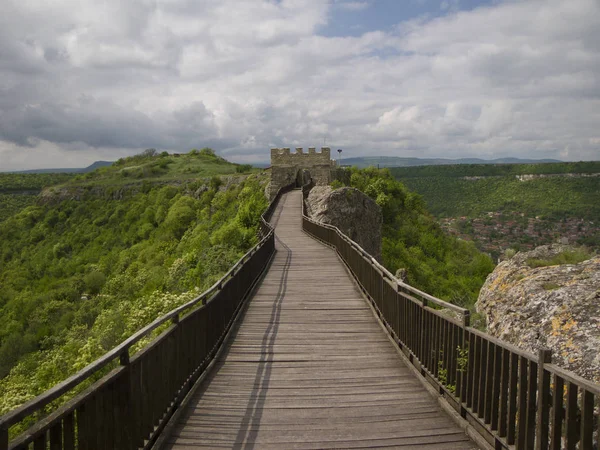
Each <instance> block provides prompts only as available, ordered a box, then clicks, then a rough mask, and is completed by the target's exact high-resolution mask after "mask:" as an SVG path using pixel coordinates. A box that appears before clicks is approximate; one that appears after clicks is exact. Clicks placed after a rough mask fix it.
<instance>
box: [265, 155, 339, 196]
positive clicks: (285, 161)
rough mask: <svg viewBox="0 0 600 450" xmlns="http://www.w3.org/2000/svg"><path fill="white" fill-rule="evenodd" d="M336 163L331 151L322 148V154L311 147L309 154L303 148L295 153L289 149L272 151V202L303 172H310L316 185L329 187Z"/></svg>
mask: <svg viewBox="0 0 600 450" xmlns="http://www.w3.org/2000/svg"><path fill="white" fill-rule="evenodd" d="M335 167H336V162H335V161H333V160H332V159H331V149H330V148H329V147H322V148H321V152H317V150H316V148H314V147H310V148H309V149H308V153H304V150H303V149H302V148H301V147H298V148H296V151H295V152H294V153H292V152H290V149H289V148H272V149H271V188H270V189H271V193H270V197H271V200H272V199H273V198H274V197H275V195H276V194H277V191H278V190H279V189H280V188H282V187H283V186H286V185H288V184H290V183H292V182H294V181H296V180H298V174H299V173H301V171H302V170H303V169H304V170H307V171H308V172H310V176H311V177H312V179H313V181H314V183H315V184H316V185H321V186H323V185H328V184H329V183H331V181H333V174H332V171H333V169H335Z"/></svg>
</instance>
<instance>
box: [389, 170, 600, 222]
mask: <svg viewBox="0 0 600 450" xmlns="http://www.w3.org/2000/svg"><path fill="white" fill-rule="evenodd" d="M390 170H391V172H392V174H393V175H394V177H395V178H397V179H399V180H401V181H402V182H403V183H404V184H405V185H406V186H407V187H408V188H409V189H411V190H414V191H415V192H418V193H419V194H421V195H423V198H424V199H425V202H426V203H427V206H428V208H429V211H430V212H431V213H433V214H434V215H436V216H438V217H457V216H470V217H476V216H478V215H480V214H482V213H485V212H489V211H504V212H509V211H514V212H527V214H528V215H535V216H544V217H558V218H563V217H580V218H584V219H587V220H600V177H598V176H579V177H571V176H566V175H565V176H560V174H587V175H591V174H596V173H600V162H579V163H558V164H516V165H498V166H488V165H464V166H463V165H460V166H425V167H416V168H392V169H390ZM527 174H532V175H538V176H539V175H547V176H546V177H541V178H533V179H530V180H526V181H523V180H521V179H519V178H517V175H527ZM467 177H478V178H470V179H469V178H467ZM479 177H481V178H479Z"/></svg>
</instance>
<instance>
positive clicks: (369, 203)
mask: <svg viewBox="0 0 600 450" xmlns="http://www.w3.org/2000/svg"><path fill="white" fill-rule="evenodd" d="M306 210H307V214H308V215H309V216H310V217H311V218H313V219H314V220H316V221H317V222H321V223H326V224H330V225H333V226H335V227H337V228H339V229H340V231H341V232H342V233H344V234H345V235H346V236H348V237H349V238H350V239H352V240H353V241H354V242H356V243H357V244H358V245H360V246H361V247H362V248H363V249H364V250H365V251H367V252H368V253H369V254H370V255H371V256H373V257H374V258H375V259H377V261H381V224H382V223H383V218H382V216H381V208H380V207H379V205H377V203H375V201H373V200H372V199H371V198H370V197H368V196H367V195H365V194H363V193H362V192H361V191H359V190H358V189H354V188H349V187H343V188H340V189H335V190H334V189H332V188H331V186H315V187H313V188H312V189H311V191H310V193H309V195H308V198H307V199H306Z"/></svg>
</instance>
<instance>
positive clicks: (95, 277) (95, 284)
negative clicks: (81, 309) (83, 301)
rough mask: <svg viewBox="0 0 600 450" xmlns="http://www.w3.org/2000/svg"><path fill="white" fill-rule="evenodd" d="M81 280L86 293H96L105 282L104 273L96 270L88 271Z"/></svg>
mask: <svg viewBox="0 0 600 450" xmlns="http://www.w3.org/2000/svg"><path fill="white" fill-rule="evenodd" d="M83 282H84V283H85V288H86V290H87V292H88V294H92V295H96V294H98V293H100V291H101V290H102V287H103V286H104V283H106V275H104V274H103V273H102V272H97V271H94V272H90V273H88V274H87V275H86V276H85V277H84V278H83Z"/></svg>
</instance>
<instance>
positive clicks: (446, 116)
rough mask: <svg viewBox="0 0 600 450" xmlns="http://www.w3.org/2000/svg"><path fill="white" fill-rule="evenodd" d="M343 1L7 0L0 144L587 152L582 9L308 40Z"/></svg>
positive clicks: (591, 60) (575, 0)
mask: <svg viewBox="0 0 600 450" xmlns="http://www.w3.org/2000/svg"><path fill="white" fill-rule="evenodd" d="M342 3H343V2H337V3H335V4H332V3H331V2H314V1H309V0H305V1H300V0H297V1H293V2H275V1H266V0H265V1H258V0H257V1H256V2H254V1H253V2H247V1H243V0H239V1H236V0H223V1H222V2H212V1H210V2H209V1H192V0H173V1H170V2H160V3H155V2H146V1H131V2H127V4H124V3H123V2H120V1H117V0H107V1H105V2H83V3H80V2H78V1H76V0H58V1H56V2H52V3H49V2H43V1H41V0H40V1H39V2H37V3H36V2H35V1H31V2H17V1H16V0H9V1H8V5H7V7H6V8H5V11H3V12H6V14H5V15H4V16H3V17H0V141H5V142H8V144H2V143H0V147H1V146H2V145H6V148H9V147H10V149H11V150H10V151H11V152H14V151H18V150H14V148H18V146H17V147H14V144H15V143H16V144H18V145H20V146H21V147H22V148H23V149H27V151H32V150H33V148H34V149H40V148H46V147H47V146H48V145H51V144H52V143H54V144H55V145H60V146H63V147H64V148H65V149H73V150H70V151H71V153H73V152H74V149H75V148H83V149H84V150H82V151H86V152H89V153H90V154H94V155H96V154H98V152H100V151H106V152H107V154H108V153H110V154H116V153H115V152H117V151H119V152H126V151H127V150H126V149H131V151H132V152H133V151H136V149H139V148H145V147H156V148H164V149H169V150H178V151H183V150H185V149H189V148H192V147H198V146H202V145H209V146H212V147H213V148H216V149H218V150H221V151H222V152H223V154H226V155H231V156H232V157H236V158H241V159H244V158H246V159H248V160H257V159H259V160H260V159H265V158H267V157H268V156H265V155H268V152H267V149H268V147H269V146H271V145H276V146H293V145H299V146H308V145H316V146H318V145H320V143H321V142H322V139H323V137H326V138H327V140H328V143H330V144H331V145H332V146H336V145H337V146H340V147H342V146H343V147H344V148H347V149H348V150H349V151H361V152H363V153H365V154H367V153H368V152H374V153H381V154H394V153H399V152H400V153H403V154H410V153H418V154H421V155H424V154H429V155H432V156H444V155H451V154H452V155H454V156H469V155H494V154H500V153H502V154H505V155H510V154H511V152H512V154H514V155H527V156H532V157H535V156H536V155H544V156H554V157H560V154H561V152H562V153H563V154H567V155H568V157H569V158H577V157H578V155H581V157H584V156H585V155H592V154H594V152H597V153H600V135H599V134H598V132H597V123H599V122H600V117H599V114H600V105H599V98H600V76H599V75H598V74H599V73H600V44H598V42H600V31H599V30H600V6H599V5H598V4H597V2H596V1H595V0H570V1H569V2H563V1H559V0H548V1H539V0H526V1H522V2H500V3H497V4H494V5H493V6H487V7H482V8H477V9H475V10H473V11H469V12H457V13H449V14H448V15H446V16H444V17H439V18H436V19H427V18H419V19H416V20H412V21H409V22H407V23H403V24H399V26H398V27H397V30H398V31H396V32H389V33H384V32H374V33H367V34H364V35H362V36H359V37H345V38H340V37H336V38H327V37H324V36H319V35H317V34H316V32H315V30H316V29H317V28H318V27H320V26H323V25H324V24H326V21H327V20H334V19H335V14H336V13H335V10H336V7H334V6H335V5H337V6H339V5H341V4H342ZM354 3H355V6H354V7H359V3H361V4H362V3H364V2H354ZM351 4H353V2H347V3H346V5H351ZM370 4H371V7H372V8H375V7H376V6H377V3H376V2H371V3H370ZM448 4H449V5H450V2H449V3H448ZM438 5H439V2H438ZM573 24H577V26H574V25H573ZM10 143H13V144H10ZM44 146H46V147H44ZM102 149H103V150H102ZM352 149H355V150H352ZM565 149H568V151H567V150H565ZM0 151H4V152H7V151H8V150H3V149H2V148H0ZM552 152H553V153H552ZM565 152H567V153H565ZM261 155H262V156H261ZM1 165H2V164H1V163H0V169H1V168H2V167H1Z"/></svg>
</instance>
